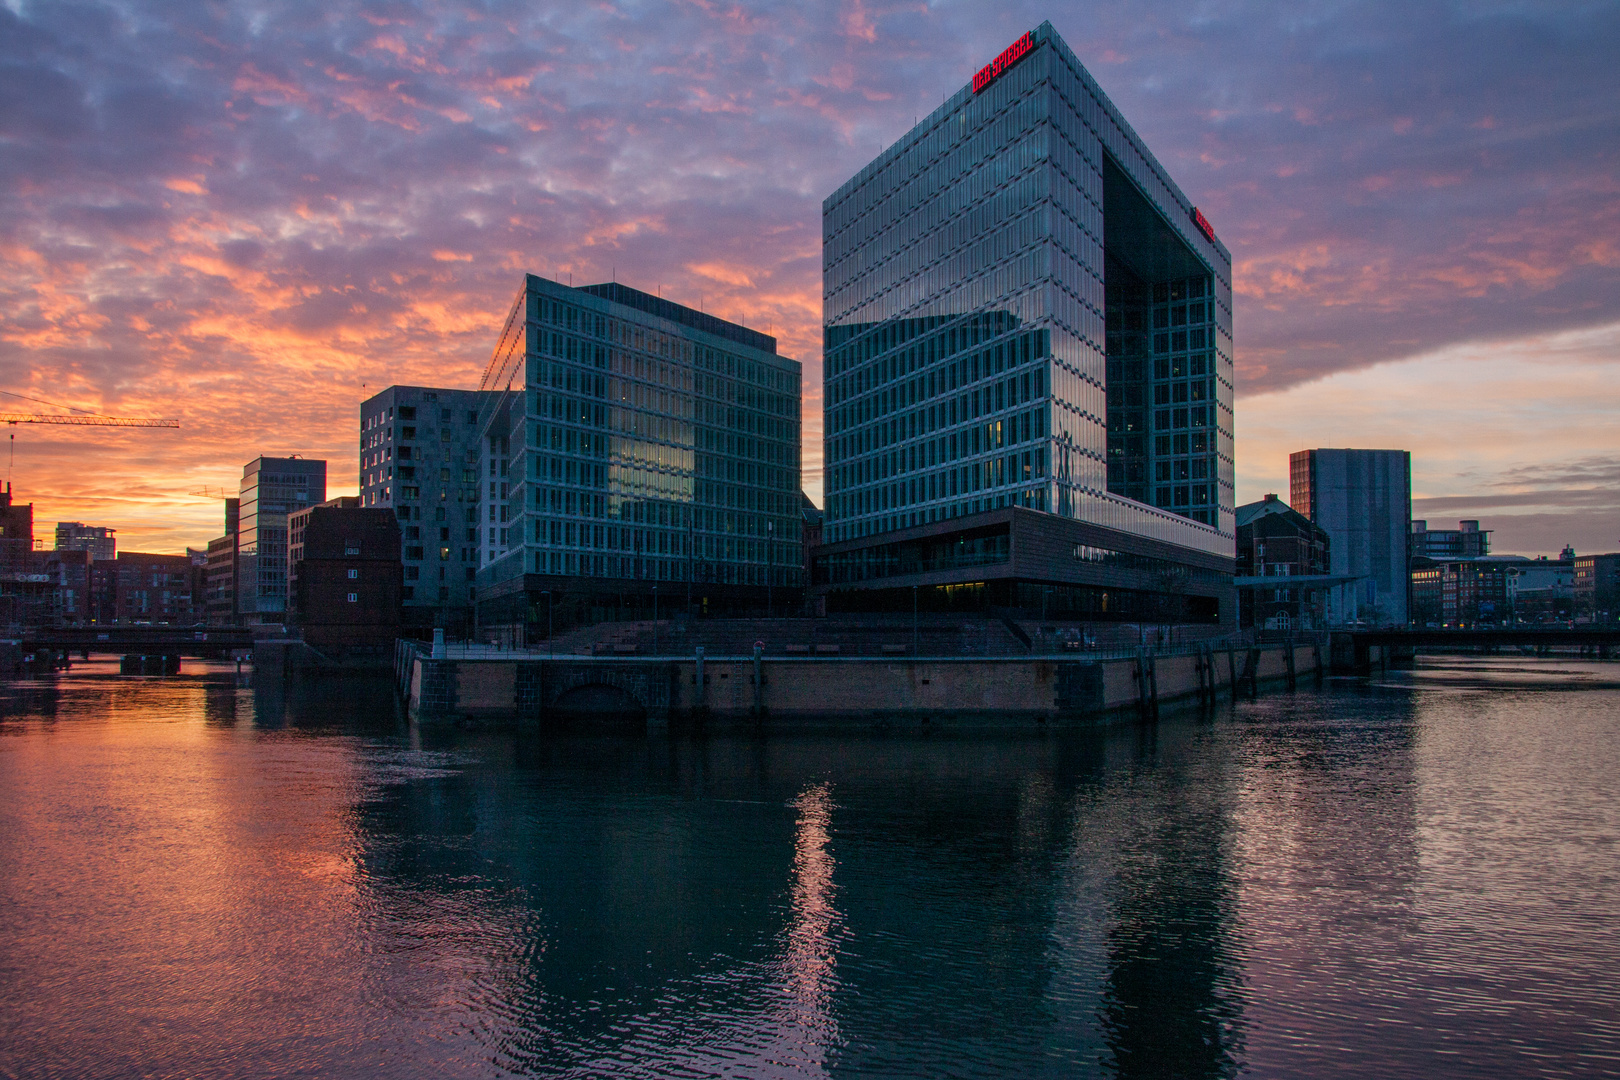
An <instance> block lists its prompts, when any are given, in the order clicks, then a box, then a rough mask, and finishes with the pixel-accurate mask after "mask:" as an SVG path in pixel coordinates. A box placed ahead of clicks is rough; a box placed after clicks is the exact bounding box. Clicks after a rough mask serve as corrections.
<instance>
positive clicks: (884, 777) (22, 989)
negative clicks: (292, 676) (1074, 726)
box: [0, 660, 1620, 1077]
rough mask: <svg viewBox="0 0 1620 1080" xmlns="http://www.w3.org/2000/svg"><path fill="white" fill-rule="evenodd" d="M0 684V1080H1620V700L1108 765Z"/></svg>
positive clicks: (1413, 722) (1046, 741)
mask: <svg viewBox="0 0 1620 1080" xmlns="http://www.w3.org/2000/svg"><path fill="white" fill-rule="evenodd" d="M187 672H188V673H187V674H185V675H182V676H181V677H178V678H169V679H156V678H130V677H120V676H118V675H116V674H115V669H114V668H113V667H111V666H107V665H100V664H90V665H84V666H81V667H79V668H76V669H75V670H74V671H73V672H71V673H69V674H67V675H64V676H62V677H59V678H56V679H54V680H51V681H41V682H37V683H24V684H18V685H16V686H13V687H11V688H9V689H7V690H5V691H3V692H0V1076H6V1077H9V1076H53V1077H54V1076H62V1077H113V1076H129V1075H144V1076H151V1077H170V1076H174V1077H180V1076H186V1077H272V1076H302V1075H311V1076H313V1075H320V1076H355V1075H387V1076H390V1077H410V1076H424V1077H425V1076H499V1075H507V1074H514V1073H533V1074H539V1075H548V1076H633V1077H634V1076H645V1077H703V1076H735V1077H756V1076H761V1077H774V1076H781V1077H797V1076H816V1075H823V1074H827V1075H843V1076H915V1077H942V1076H1009V1075H1013V1076H1053V1077H1058V1076H1063V1077H1069V1076H1088V1075H1096V1076H1128V1077H1136V1076H1140V1077H1160V1076H1187V1077H1217V1076H1233V1075H1238V1074H1245V1075H1250V1076H1268V1077H1269V1076H1277V1077H1296V1076H1302V1075H1311V1076H1335V1075H1346V1076H1401V1075H1423V1076H1426V1077H1450V1076H1535V1075H1547V1076H1571V1075H1614V1074H1615V1073H1617V1072H1620V1009H1617V1006H1620V921H1617V919H1616V913H1617V906H1620V900H1617V897H1620V881H1617V878H1620V862H1617V859H1616V854H1617V853H1616V851H1615V844H1616V838H1617V836H1620V793H1617V786H1616V783H1615V778H1616V777H1617V776H1620V666H1616V665H1612V664H1595V663H1581V662H1573V661H1566V662H1552V661H1505V660H1490V661H1485V660H1471V661H1429V662H1427V663H1426V665H1425V666H1424V667H1423V668H1422V669H1420V670H1418V671H1416V672H1406V673H1399V674H1396V673H1392V674H1391V675H1390V676H1388V677H1387V678H1385V679H1383V680H1381V681H1373V682H1366V681H1354V680H1345V681H1335V682H1332V683H1330V684H1329V686H1328V687H1327V688H1326V689H1325V690H1323V691H1320V692H1317V691H1312V692H1302V693H1300V694H1298V695H1291V696H1279V697H1273V698H1267V699H1263V700H1261V701H1258V702H1253V703H1241V704H1239V705H1238V706H1237V707H1236V708H1235V709H1232V710H1223V711H1222V712H1220V713H1219V714H1218V715H1217V716H1215V717H1214V718H1213V719H1207V720H1202V721H1200V720H1190V719H1189V720H1176V721H1166V722H1164V723H1162V724H1161V725H1159V727H1158V728H1157V730H1153V731H1138V730H1127V731H1122V732H1113V733H1109V734H1106V735H1082V734H1065V735H1040V736H1037V735H1020V736H1009V735H993V736H992V735H953V734H949V733H934V734H927V735H916V734H897V733H889V734H885V733H881V732H872V733H856V734H837V735H806V734H799V735H780V736H772V737H765V738H755V737H751V736H746V735H741V736H739V735H711V736H709V737H707V738H685V737H674V738H627V737H616V738H607V737H603V738H579V737H576V738H553V739H542V738H537V737H534V736H528V735H516V734H512V733H499V732H487V731H486V732H458V731H416V730H412V729H411V728H410V727H409V726H408V725H406V724H404V723H403V722H402V721H401V720H400V719H399V718H398V716H397V714H396V711H395V707H394V705H393V703H392V701H391V700H390V698H389V696H388V692H387V689H386V687H375V686H369V685H348V686H344V685H332V684H328V685H323V686H321V687H319V688H317V690H316V691H315V692H313V693H311V694H307V695H304V696H296V695H295V696H292V697H281V696H280V695H264V694H260V695H258V696H257V697H256V696H255V693H254V691H253V690H252V689H250V688H247V687H245V686H240V685H238V684H237V681H236V679H235V677H234V675H233V673H232V672H231V671H229V670H226V669H223V668H220V669H214V670H207V669H204V668H201V667H193V666H192V665H190V664H189V663H188V667H187Z"/></svg>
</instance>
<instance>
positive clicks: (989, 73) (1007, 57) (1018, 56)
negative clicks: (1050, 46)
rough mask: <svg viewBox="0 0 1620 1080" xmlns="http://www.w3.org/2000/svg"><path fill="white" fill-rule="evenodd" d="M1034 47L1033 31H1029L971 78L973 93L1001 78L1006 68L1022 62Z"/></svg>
mask: <svg viewBox="0 0 1620 1080" xmlns="http://www.w3.org/2000/svg"><path fill="white" fill-rule="evenodd" d="M1034 47H1035V33H1034V31H1030V32H1029V33H1027V34H1025V35H1024V36H1023V37H1021V38H1019V39H1018V40H1017V41H1015V42H1013V43H1012V44H1011V45H1009V46H1007V48H1006V49H1005V50H1004V51H1003V52H1002V54H1001V55H1000V56H998V57H996V58H995V59H994V60H992V61H990V62H989V63H988V64H986V65H984V67H982V68H980V69H979V73H978V74H977V75H975V76H973V92H974V93H975V94H977V93H978V92H979V91H980V90H983V89H984V88H985V87H987V86H989V85H990V84H991V83H993V82H995V81H996V80H997V79H999V78H1001V73H1002V72H1004V71H1006V70H1007V69H1008V68H1010V67H1012V66H1013V65H1014V64H1016V63H1018V61H1020V60H1022V59H1023V58H1024V54H1025V53H1027V52H1029V50H1031V49H1033V48H1034Z"/></svg>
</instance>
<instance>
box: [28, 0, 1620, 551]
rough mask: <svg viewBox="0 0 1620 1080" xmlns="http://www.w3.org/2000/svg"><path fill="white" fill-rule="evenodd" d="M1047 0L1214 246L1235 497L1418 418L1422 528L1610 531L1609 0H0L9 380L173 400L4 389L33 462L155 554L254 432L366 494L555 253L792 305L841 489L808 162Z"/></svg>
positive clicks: (674, 294) (1614, 257)
mask: <svg viewBox="0 0 1620 1080" xmlns="http://www.w3.org/2000/svg"><path fill="white" fill-rule="evenodd" d="M1043 19H1050V20H1051V21H1052V23H1053V24H1054V26H1055V27H1056V29H1057V30H1058V32H1059V33H1060V34H1062V35H1063V36H1064V37H1065V39H1066V40H1067V41H1068V42H1069V43H1070V45H1071V47H1073V49H1074V50H1075V52H1076V54H1077V55H1078V56H1079V57H1080V59H1081V60H1082V61H1083V62H1084V63H1085V64H1086V65H1087V67H1088V68H1089V69H1090V70H1091V71H1092V73H1093V74H1094V75H1095V76H1096V78H1097V80H1098V81H1099V83H1100V84H1101V85H1102V87H1103V89H1104V90H1105V91H1106V92H1107V93H1108V94H1109V95H1110V96H1111V97H1112V98H1113V99H1114V101H1115V102H1116V103H1117V104H1118V105H1119V107H1120V109H1121V110H1122V112H1123V113H1124V115H1125V116H1126V117H1127V118H1128V119H1129V120H1130V121H1131V123H1132V124H1133V125H1134V126H1135V127H1136V128H1137V129H1138V131H1139V132H1140V133H1141V135H1142V136H1143V138H1144V139H1145V141H1146V142H1147V143H1148V145H1150V146H1152V147H1154V149H1155V152H1156V153H1158V154H1159V155H1160V157H1161V159H1162V160H1163V162H1164V164H1165V166H1166V168H1167V169H1168V170H1169V172H1170V173H1171V174H1172V175H1173V176H1174V177H1175V178H1176V179H1177V181H1178V182H1179V183H1180V184H1181V186H1182V187H1183V189H1184V190H1185V191H1186V192H1187V194H1188V195H1189V196H1190V197H1191V198H1192V199H1193V201H1194V202H1196V203H1197V204H1198V206H1199V208H1200V209H1201V210H1202V211H1203V212H1204V213H1205V215H1206V216H1207V217H1208V218H1209V220H1210V222H1211V223H1212V224H1213V225H1214V227H1215V229H1216V231H1217V233H1218V234H1219V235H1220V237H1221V239H1222V241H1223V242H1224V243H1225V244H1226V245H1227V246H1228V247H1229V248H1230V250H1231V251H1232V253H1233V257H1234V263H1235V269H1234V277H1235V287H1236V313H1235V323H1236V343H1237V357H1236V359H1237V369H1238V378H1237V385H1238V408H1237V437H1238V444H1237V456H1238V500H1239V502H1248V501H1252V500H1254V499H1258V498H1260V497H1261V496H1262V495H1263V494H1265V492H1267V491H1276V492H1278V493H1280V494H1283V495H1284V497H1286V493H1287V480H1286V477H1287V454H1288V453H1289V452H1290V451H1292V450H1298V449H1305V448H1307V447H1313V446H1365V447H1375V446H1390V447H1398V448H1404V449H1410V450H1411V451H1412V452H1413V469H1414V496H1415V502H1414V506H1415V513H1417V514H1418V516H1426V517H1428V518H1429V519H1430V521H1431V524H1437V525H1439V526H1442V527H1444V526H1447V525H1449V524H1451V523H1452V522H1454V521H1455V520H1456V519H1457V518H1461V517H1478V518H1481V519H1482V520H1484V521H1485V522H1486V524H1487V527H1490V528H1494V529H1495V530H1496V533H1495V537H1494V541H1495V543H1494V548H1495V550H1497V551H1502V552H1522V553H1526V554H1539V553H1554V552H1556V551H1557V550H1558V548H1560V547H1562V546H1563V544H1564V543H1566V542H1567V543H1572V544H1574V545H1575V547H1576V548H1577V549H1578V550H1583V551H1596V550H1620V484H1617V481H1620V465H1616V463H1615V462H1616V458H1617V454H1616V451H1617V450H1620V436H1617V435H1616V429H1617V428H1620V425H1617V424H1615V423H1614V422H1613V418H1614V417H1615V416H1617V415H1620V378H1617V377H1616V376H1617V375H1620V169H1617V167H1616V166H1617V161H1616V157H1617V154H1620V83H1617V81H1616V80H1615V79H1614V77H1613V70H1614V66H1615V63H1614V62H1615V61H1616V59H1620V56H1617V53H1620V7H1617V6H1615V5H1598V4H1592V5H1580V4H1567V3H1562V4H1552V3H1548V4H1535V3H1515V4H1512V5H1508V4H1490V3H1474V4H1469V5H1456V6H1447V5H1440V4H1406V5H1401V6H1399V7H1391V6H1389V5H1383V4H1360V5H1356V4H1350V5H1345V4H1337V5H1326V4H1301V5H1287V6H1280V7H1275V8H1273V7H1250V6H1247V5H1241V4H1236V3H1230V4H1204V5H1186V4H1170V3H1132V4H1130V5H1125V4H1113V5H1101V4H1099V5H1093V6H1086V7H1077V6H1073V5H1066V6H1062V7H1056V8H1054V7H1052V6H1049V5H1038V4H1028V3H1012V4H1007V5H997V6H994V7H991V6H986V5H982V4H970V3H943V4H936V5H932V6H928V7H920V6H918V5H915V4H868V3H861V2H858V0H855V2H846V3H810V4H803V3H795V4H786V3H781V4H768V3H762V4H751V5H740V4H707V3H703V4H692V5H687V4H678V3H650V4H643V5H637V6H635V7H634V8H626V7H616V6H613V5H609V4H599V5H591V6H584V5H547V4H535V3H531V2H525V3H516V2H514V3H500V2H492V3H485V4H480V5H476V6H460V5H454V4H434V5H428V6H422V7H417V6H416V5H412V4H408V3H404V2H399V0H379V2H377V3H343V2H340V0H339V2H325V3H321V4H313V3H301V2H287V3H283V4H280V5H278V6H276V7H274V8H263V7H258V8H249V7H242V6H239V5H218V6H202V5H180V6H174V7H168V6H162V5H157V4H140V3H134V4H125V5H119V6H113V5H110V4H98V3H93V2H92V3H84V4H75V5H62V4H50V3H30V2H26V0H9V2H8V3H5V4H0V257H3V260H4V265H5V269H4V271H3V272H0V390H4V391H8V392H10V393H12V394H23V395H28V396H30V397H37V398H44V399H47V400H50V401H55V402H62V403H65V404H67V405H71V406H75V407H78V408H81V409H89V410H94V411H98V412H104V413H111V414H115V415H150V416H174V417H178V418H179V419H180V421H181V423H182V429H181V430H180V431H178V432H174V431H128V432H112V431H107V430H104V429H64V428H45V427H24V428H15V429H11V430H12V431H14V432H15V434H16V458H15V464H14V465H10V472H9V475H10V478H11V480H12V481H13V483H14V484H15V485H16V493H17V495H18V496H19V497H20V498H21V499H23V500H25V501H32V502H34V503H35V510H36V521H38V522H40V523H41V528H42V530H43V531H45V532H48V530H49V528H50V527H51V526H52V524H53V523H54V522H55V521H57V520H77V521H84V522H88V523H92V524H99V525H109V526H112V527H114V528H117V529H118V539H119V545H120V547H122V548H126V549H138V550H157V551H179V550H182V549H183V547H184V546H185V545H186V544H190V545H192V546H201V545H202V544H203V543H205V542H206V540H207V539H208V538H209V537H212V536H215V535H218V534H219V531H220V528H221V522H220V518H221V514H222V508H221V507H220V504H219V503H218V502H217V501H207V500H204V499H201V498H192V497H188V495H187V492H189V491H192V490H197V489H201V488H203V487H205V486H207V487H216V488H217V487H224V488H226V489H228V490H229V491H230V492H232V493H234V490H235V486H236V481H237V478H238V477H239V476H240V474H241V468H242V465H243V464H244V463H246V462H247V461H249V460H250V459H252V458H253V457H255V456H257V455H259V454H266V455H285V454H289V453H298V454H303V455H306V456H310V457H324V458H326V459H327V460H328V462H329V464H330V467H329V476H330V478H331V483H330V488H331V492H332V494H334V495H338V494H349V493H353V491H354V484H355V479H356V471H357V469H356V457H357V446H358V430H357V421H358V415H359V404H360V402H361V401H362V400H363V399H364V398H366V397H368V396H370V395H371V394H373V393H375V392H377V391H378V390H380V389H382V388H383V387H385V386H388V385H390V384H393V383H407V384H416V385H423V384H426V385H448V386H463V387H472V386H476V384H477V381H478V377H479V374H480V372H481V371H482V368H483V366H484V363H485V361H486V360H487V358H488V354H489V350H490V349H491V348H492V347H493V345H494V341H495V337H496V334H497V333H498V330H499V326H498V322H499V320H500V319H501V318H502V317H503V315H504V312H505V311H506V308H507V306H508V304H509V303H510V300H511V297H512V296H513V295H514V294H515V292H516V290H517V288H518V286H519V284H520V280H521V275H522V273H523V272H525V271H532V272H535V273H538V274H542V275H546V276H551V277H557V278H560V279H561V280H563V281H568V280H569V277H568V275H570V274H571V275H572V280H573V282H574V283H575V284H586V283H589V282H594V281H602V280H609V279H610V278H613V277H617V279H618V280H620V281H623V282H626V283H628V284H632V285H634V286H636V287H638V288H642V289H645V290H647V291H649V292H661V294H662V295H664V296H665V297H668V298H669V299H672V300H676V301H678V302H681V303H686V304H689V305H691V306H694V307H698V306H701V307H702V308H703V309H704V310H706V311H709V312H712V313H714V314H717V315H721V316H723V317H727V318H733V319H737V320H739V321H742V322H745V323H746V324H747V325H749V326H756V327H759V328H760V329H766V328H767V327H769V329H770V330H772V331H773V332H774V333H775V334H776V335H777V337H778V338H779V339H780V343H781V349H782V351H783V352H784V353H786V354H788V355H790V356H793V357H794V358H795V359H798V360H801V361H803V363H804V365H805V425H804V434H805V466H806V471H805V481H806V487H807V489H808V490H809V491H810V493H811V494H812V496H813V497H815V498H816V499H817V501H818V502H819V501H820V473H819V467H820V463H821V462H820V434H821V429H820V411H821V401H820V378H821V366H820V361H821V357H820V295H821V280H820V274H821V265H820V228H821V217H820V204H821V200H822V198H823V197H825V196H826V195H827V194H829V193H830V192H831V191H832V190H833V188H834V187H835V186H836V185H837V184H839V183H841V182H842V181H843V180H844V179H845V178H847V177H848V176H849V175H850V173H852V172H853V171H854V170H855V169H857V168H859V167H860V166H861V165H862V164H864V163H865V162H866V161H868V160H869V159H870V158H871V157H872V156H873V155H874V154H875V153H876V152H877V151H878V150H880V149H881V148H882V147H884V146H886V145H888V144H889V143H890V142H892V141H894V140H895V139H896V138H898V137H899V136H900V135H902V134H903V133H904V132H905V131H906V130H907V129H909V128H910V127H911V125H912V123H913V122H914V121H915V119H917V118H920V117H921V116H923V115H925V114H927V113H928V112H930V111H932V110H933V109H934V108H935V107H936V106H937V105H938V104H939V102H940V101H941V100H942V99H943V98H944V97H946V96H947V95H948V94H950V93H952V92H954V91H955V90H956V89H957V88H958V87H960V86H961V85H963V84H965V83H966V82H967V81H968V80H969V79H970V78H971V77H972V73H973V71H974V70H976V69H977V68H978V67H979V66H981V65H982V64H984V63H986V62H987V61H988V60H990V59H992V58H993V57H994V56H995V54H996V53H998V52H999V51H1000V50H1001V49H1002V48H1003V47H1005V45H1006V44H1007V43H1009V42H1011V41H1012V40H1014V39H1015V38H1016V37H1017V36H1018V35H1019V34H1021V33H1023V32H1024V31H1025V30H1028V29H1031V28H1033V27H1034V26H1036V25H1037V24H1039V23H1040V22H1041V21H1042V20H1043ZM36 408H38V406H36V405H35V404H34V403H31V402H27V401H21V400H19V399H17V398H15V397H5V398H0V411H34V410H35V409H36ZM10 433H11V432H8V434H10ZM8 464H9V463H8Z"/></svg>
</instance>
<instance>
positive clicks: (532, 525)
mask: <svg viewBox="0 0 1620 1080" xmlns="http://www.w3.org/2000/svg"><path fill="white" fill-rule="evenodd" d="M800 378H801V376H800V367H799V364H798V362H797V361H794V360H790V359H788V358H787V357H784V356H780V355H778V354H777V352H776V341H775V339H774V338H771V337H769V336H767V335H765V334H761V333H758V332H757V331H754V330H750V329H748V328H747V327H743V326H739V325H737V324H734V323H729V322H725V321H724V320H721V319H717V318H715V317H713V316H711V315H706V314H704V313H702V312H699V311H695V310H693V309H690V308H686V307H683V306H681V305H678V304H673V303H671V302H669V301H666V300H663V299H661V298H659V297H655V296H651V295H649V294H647V293H642V292H640V291H638V290H635V289H631V288H628V287H627V286H623V285H618V284H604V285H592V286H586V287H584V288H578V289H575V288H569V287H568V286H564V285H559V284H558V283H556V282H553V281H549V280H547V279H545V278H540V277H535V276H532V275H531V276H529V277H527V278H526V279H525V283H524V286H523V289H522V290H521V292H520V293H519V295H518V297H517V299H516V300H515V301H514V303H513V305H512V309H511V311H510V313H509V315H508V318H507V321H506V326H505V329H504V330H503V333H502V335H501V338H500V341H499V343H498V344H497V347H496V349H495V353H494V355H493V357H492V358H491V360H490V364H489V368H488V370H487V371H486V373H485V376H484V382H483V386H482V388H481V389H482V391H483V392H484V393H486V394H487V395H489V404H488V405H487V406H486V407H485V410H484V413H483V419H482V423H481V430H480V447H479V456H480V462H479V489H478V496H479V500H480V502H479V519H480V520H479V528H480V530H481V538H480V544H481V551H482V562H483V565H484V567H485V569H484V570H483V572H482V573H481V575H480V581H481V582H484V583H487V584H488V585H491V586H493V585H497V584H498V583H502V582H507V583H510V582H513V581H514V580H515V579H518V578H521V577H523V576H525V575H548V576H559V577H575V578H591V579H597V580H603V579H613V580H619V581H641V582H647V583H657V582H696V583H707V582H714V583H717V584H724V585H738V586H757V587H760V588H762V589H763V588H765V587H768V586H771V585H798V584H800V579H801V577H802V558H801V553H800V506H799V504H800V492H799V423H800V415H799V413H800V400H801V387H800Z"/></svg>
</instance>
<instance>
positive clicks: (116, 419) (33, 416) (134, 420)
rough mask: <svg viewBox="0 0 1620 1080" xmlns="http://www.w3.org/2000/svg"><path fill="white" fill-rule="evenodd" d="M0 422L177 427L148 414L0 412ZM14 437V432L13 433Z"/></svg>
mask: <svg viewBox="0 0 1620 1080" xmlns="http://www.w3.org/2000/svg"><path fill="white" fill-rule="evenodd" d="M0 422H4V423H7V424H11V425H13V426H16V425H17V424H69V425H71V426H73V427H162V428H177V427H179V426H180V421H178V420H156V419H153V418H152V417H149V416H57V415H55V414H54V413H0ZM13 437H15V433H13Z"/></svg>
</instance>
